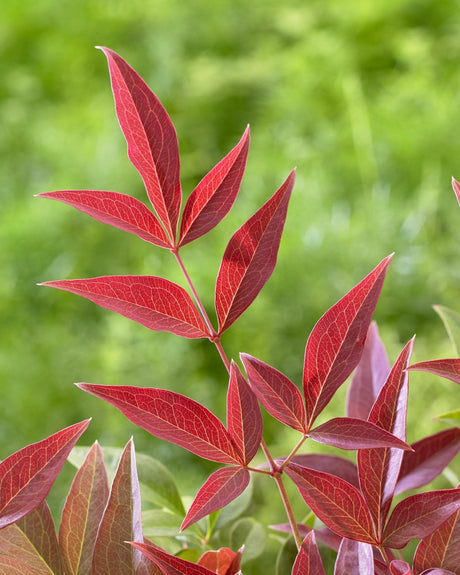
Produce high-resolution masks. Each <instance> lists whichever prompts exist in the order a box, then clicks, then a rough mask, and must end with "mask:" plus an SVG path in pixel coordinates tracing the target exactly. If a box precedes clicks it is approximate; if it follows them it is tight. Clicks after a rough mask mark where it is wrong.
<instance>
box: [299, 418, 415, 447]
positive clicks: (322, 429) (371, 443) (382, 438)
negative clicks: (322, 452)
mask: <svg viewBox="0 0 460 575" xmlns="http://www.w3.org/2000/svg"><path fill="white" fill-rule="evenodd" d="M308 437H309V438H310V439H313V440H314V441H317V442H318V443H325V444H327V445H333V446H334V447H339V448H340V449H369V448H379V447H395V448H397V449H402V450H405V451H411V450H412V448H411V447H410V446H409V445H407V443H406V442H405V441H402V440H401V439H399V438H397V437H395V436H394V435H392V434H391V433H389V432H388V431H385V430H384V429H382V428H381V427H379V426H378V425H375V424H374V423H371V422H370V421H364V420H363V419H354V418H352V417H336V418H335V419H330V420H329V421H326V423H323V424H322V425H319V426H318V427H315V429H312V430H311V431H310V432H309V433H308Z"/></svg>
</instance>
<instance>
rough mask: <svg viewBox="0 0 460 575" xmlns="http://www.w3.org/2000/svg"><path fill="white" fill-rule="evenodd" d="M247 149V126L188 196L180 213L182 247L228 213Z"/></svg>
mask: <svg viewBox="0 0 460 575" xmlns="http://www.w3.org/2000/svg"><path fill="white" fill-rule="evenodd" d="M248 149H249V127H248V128H246V131H245V132H244V134H243V136H242V138H241V140H240V141H239V143H238V144H237V145H236V146H235V147H234V148H233V150H231V152H229V153H228V154H227V155H226V156H225V158H224V159H223V160H221V161H220V162H219V163H218V164H217V165H216V166H215V167H214V168H213V169H212V170H211V171H210V172H209V173H208V174H206V176H205V177H204V178H203V179H202V180H201V182H200V183H199V184H198V186H197V187H196V188H195V189H194V190H193V192H192V193H191V194H190V197H189V198H188V200H187V203H186V204H185V208H184V213H183V214H182V220H181V229H180V239H179V243H178V245H180V246H183V245H185V244H188V243H189V242H192V241H193V240H196V239H198V238H199V237H201V236H203V235H204V234H206V233H208V232H209V231H210V230H212V228H214V227H215V226H216V225H217V224H218V223H219V222H220V221H221V220H222V219H223V218H224V217H225V216H226V215H227V213H228V212H229V211H230V208H231V207H232V206H233V203H234V202H235V200H236V196H237V195H238V191H239V189H240V185H241V180H242V178H243V173H244V169H245V167H246V160H247V157H248Z"/></svg>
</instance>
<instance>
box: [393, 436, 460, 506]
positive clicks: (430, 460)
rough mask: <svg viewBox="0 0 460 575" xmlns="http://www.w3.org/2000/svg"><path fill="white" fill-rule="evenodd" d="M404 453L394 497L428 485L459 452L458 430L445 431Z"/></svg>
mask: <svg viewBox="0 0 460 575" xmlns="http://www.w3.org/2000/svg"><path fill="white" fill-rule="evenodd" d="M411 447H412V449H413V450H414V451H412V452H407V453H404V455H403V460H402V464H401V470H400V472H399V477H398V483H397V484H396V489H395V495H397V494H398V493H402V492H403V491H406V490H407V489H416V488H418V487H422V485H426V484H427V483H430V481H432V480H433V479H434V478H435V477H437V476H438V475H439V474H440V473H441V472H442V471H443V469H444V468H445V467H446V466H447V465H449V463H450V462H451V461H452V459H453V458H454V457H455V456H456V454H457V453H458V452H459V451H460V429H459V428H458V427H453V428H452V429H445V430H443V431H440V432H438V433H435V434H434V435H430V436H429V437H425V438H424V439H421V440H420V441H416V442H415V443H413V444H412V445H411Z"/></svg>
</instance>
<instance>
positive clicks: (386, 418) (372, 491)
mask: <svg viewBox="0 0 460 575" xmlns="http://www.w3.org/2000/svg"><path fill="white" fill-rule="evenodd" d="M412 347H413V340H410V341H409V343H408V344H407V345H406V346H405V347H404V349H403V350H402V352H401V353H400V354H399V357H398V359H397V360H396V362H395V364H394V366H393V368H392V370H391V372H390V374H389V376H388V379H387V381H386V382H385V385H384V386H383V387H382V389H381V391H380V394H379V396H378V398H377V400H376V402H375V404H374V407H373V408H372V411H371V413H370V415H369V421H371V422H372V423H375V424H376V425H378V426H379V427H381V428H382V429H385V430H386V431H389V432H390V433H393V434H394V435H395V436H396V437H399V439H401V440H402V441H404V440H405V439H406V413H407V396H408V374H407V371H406V367H407V365H408V362H409V359H410V354H411V352H412ZM402 457H403V452H402V450H400V449H390V448H388V449H387V448H385V449H365V450H360V451H358V458H357V459H358V473H359V482H360V486H361V491H362V493H363V495H364V497H365V499H366V501H367V504H368V506H369V511H370V512H371V514H372V517H373V519H374V522H375V525H376V526H377V528H378V530H379V533H381V530H382V528H383V524H384V522H385V520H386V517H387V515H388V512H389V509H390V506H391V502H392V499H393V494H394V490H395V487H396V482H397V480H398V475H399V470H400V467H401V461H402Z"/></svg>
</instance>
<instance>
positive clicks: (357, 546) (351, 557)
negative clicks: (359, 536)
mask: <svg viewBox="0 0 460 575" xmlns="http://www.w3.org/2000/svg"><path fill="white" fill-rule="evenodd" d="M347 573H350V574H351V573H354V574H356V575H374V555H373V553H372V546H371V545H369V544H368V543H362V542H360V541H353V540H351V539H342V543H341V544H340V547H339V552H338V554H337V559H336V562H335V569H334V575H345V574H347Z"/></svg>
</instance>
